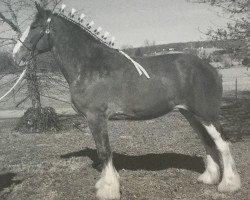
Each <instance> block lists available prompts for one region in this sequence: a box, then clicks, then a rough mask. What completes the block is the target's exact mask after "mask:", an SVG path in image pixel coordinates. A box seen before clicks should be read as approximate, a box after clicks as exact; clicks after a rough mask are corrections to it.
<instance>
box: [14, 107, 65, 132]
mask: <svg viewBox="0 0 250 200" xmlns="http://www.w3.org/2000/svg"><path fill="white" fill-rule="evenodd" d="M15 130H17V131H20V132H25V133H32V132H46V131H59V130H60V122H59V118H58V115H57V114H56V112H55V109H54V108H51V107H45V108H29V109H28V110H27V111H26V112H25V113H24V115H23V116H22V117H21V119H20V120H19V122H18V124H17V126H16V128H15Z"/></svg>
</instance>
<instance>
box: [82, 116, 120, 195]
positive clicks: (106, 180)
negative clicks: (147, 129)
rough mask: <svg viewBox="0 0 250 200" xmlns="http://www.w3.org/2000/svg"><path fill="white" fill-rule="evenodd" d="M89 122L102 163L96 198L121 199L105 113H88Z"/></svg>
mask: <svg viewBox="0 0 250 200" xmlns="http://www.w3.org/2000/svg"><path fill="white" fill-rule="evenodd" d="M87 120H88V124H89V128H90V131H91V133H92V134H93V137H94V140H95V144H96V148H97V153H98V157H99V160H100V161H101V163H102V174H101V178H100V179H99V180H98V182H97V183H96V185H95V187H96V190H97V192H96V196H97V198H98V199H100V200H110V199H120V184H119V174H118V172H117V171H116V170H115V168H114V166H113V161H112V153H111V149H110V145H109V137H108V131H107V118H106V116H105V114H104V113H99V112H88V113H87Z"/></svg>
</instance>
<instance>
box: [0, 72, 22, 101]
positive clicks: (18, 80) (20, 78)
mask: <svg viewBox="0 0 250 200" xmlns="http://www.w3.org/2000/svg"><path fill="white" fill-rule="evenodd" d="M26 70H27V68H26V69H25V70H23V73H22V74H21V75H20V77H19V78H18V79H17V81H16V83H15V84H14V85H13V86H12V88H10V89H9V91H8V92H6V93H5V95H3V96H2V97H1V98H0V101H1V100H2V99H3V98H4V97H6V96H7V95H8V94H9V93H11V91H12V90H13V89H14V88H15V87H16V86H17V84H18V83H19V82H20V81H21V80H22V79H23V77H24V75H25V74H26Z"/></svg>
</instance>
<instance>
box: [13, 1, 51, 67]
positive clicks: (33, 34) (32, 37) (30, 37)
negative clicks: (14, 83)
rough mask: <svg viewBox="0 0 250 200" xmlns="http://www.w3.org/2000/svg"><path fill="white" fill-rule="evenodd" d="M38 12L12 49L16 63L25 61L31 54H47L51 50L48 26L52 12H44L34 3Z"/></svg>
mask: <svg viewBox="0 0 250 200" xmlns="http://www.w3.org/2000/svg"><path fill="white" fill-rule="evenodd" d="M36 8H37V10H38V12H37V14H36V17H35V19H34V20H33V22H32V23H31V25H30V26H29V27H28V28H27V29H26V31H25V32H24V33H23V34H22V36H21V38H20V39H19V40H18V42H17V44H16V45H15V47H14V49H13V57H14V60H15V62H16V63H20V62H21V61H26V60H27V59H28V58H29V56H32V55H33V54H35V55H36V54H40V53H44V52H48V51H50V50H51V48H52V40H51V35H50V24H51V17H52V12H51V11H49V10H44V9H43V8H42V7H41V6H40V5H39V4H37V3H36Z"/></svg>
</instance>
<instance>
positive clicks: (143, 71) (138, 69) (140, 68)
mask: <svg viewBox="0 0 250 200" xmlns="http://www.w3.org/2000/svg"><path fill="white" fill-rule="evenodd" d="M119 52H120V53H121V54H122V55H124V56H125V57H126V58H127V59H129V60H130V61H131V62H132V63H133V64H134V66H135V68H136V69H137V71H138V73H139V74H140V76H141V75H142V74H144V75H145V76H146V77H147V78H150V77H149V75H148V73H147V71H146V70H145V69H144V68H143V67H142V66H141V65H140V64H139V63H138V62H136V61H134V60H133V59H132V58H131V57H130V56H129V55H128V54H126V53H124V52H123V51H121V50H119Z"/></svg>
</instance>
